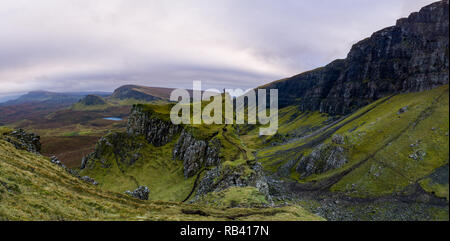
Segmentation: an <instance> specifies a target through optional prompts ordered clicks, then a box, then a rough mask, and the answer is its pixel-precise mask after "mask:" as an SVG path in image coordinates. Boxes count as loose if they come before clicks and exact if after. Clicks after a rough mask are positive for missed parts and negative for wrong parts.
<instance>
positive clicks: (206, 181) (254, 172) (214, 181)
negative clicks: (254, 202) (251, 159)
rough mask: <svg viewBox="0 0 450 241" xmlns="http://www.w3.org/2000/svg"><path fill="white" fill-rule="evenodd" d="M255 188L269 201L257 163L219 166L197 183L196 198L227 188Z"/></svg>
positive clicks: (266, 187) (260, 167) (260, 168)
mask: <svg viewBox="0 0 450 241" xmlns="http://www.w3.org/2000/svg"><path fill="white" fill-rule="evenodd" d="M234 186H237V187H246V186H252V187H256V188H257V189H258V191H259V192H261V193H262V194H264V195H265V196H266V198H267V199H268V200H269V201H271V197H270V195H269V185H268V182H267V179H266V176H265V175H264V173H263V171H262V166H261V164H259V163H257V162H256V163H252V164H249V165H247V164H243V165H236V166H228V165H220V166H217V167H215V168H213V169H211V170H210V171H208V172H207V173H206V174H205V175H204V177H203V178H202V180H201V181H200V183H199V186H198V190H197V196H196V198H194V201H195V200H196V199H197V198H199V196H201V195H204V194H206V193H209V192H218V191H222V190H225V189H227V188H229V187H234Z"/></svg>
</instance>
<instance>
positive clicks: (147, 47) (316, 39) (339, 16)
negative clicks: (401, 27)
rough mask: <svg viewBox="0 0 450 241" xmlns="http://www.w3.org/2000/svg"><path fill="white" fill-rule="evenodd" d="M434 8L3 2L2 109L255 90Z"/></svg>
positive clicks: (326, 2)
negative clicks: (53, 96)
mask: <svg viewBox="0 0 450 241" xmlns="http://www.w3.org/2000/svg"><path fill="white" fill-rule="evenodd" d="M432 2H434V1H433V0H431V1H430V0H378V1H374V0H339V1H335V0H282V1H273V0H214V1H211V0H183V1H180V0H133V1H130V0H95V1H92V0H39V1H35V0H1V1H0V16H2V20H1V21H0V99H2V98H3V99H4V98H7V97H11V96H14V95H18V94H22V93H25V92H28V91H32V90H48V91H55V92H73V91H113V90H114V89H115V88H117V87H119V86H121V85H124V84H139V85H145V86H156V87H172V88H188V89H190V88H192V81H193V80H201V81H202V84H203V86H202V87H203V88H204V89H206V88H218V89H222V88H243V89H246V88H254V87H257V86H259V85H262V84H265V83H268V82H271V81H274V80H277V79H281V78H285V77H289V76H292V75H295V74H298V73H301V72H304V71H307V70H310V69H314V68H317V67H320V66H323V65H326V64H327V63H329V62H331V61H333V60H334V59H338V58H345V57H346V55H347V53H348V51H349V50H350V48H351V46H352V45H353V44H355V43H356V42H358V41H359V40H362V39H364V38H366V37H369V36H370V35H371V34H372V33H373V32H375V31H378V30H380V29H382V28H385V27H388V26H392V25H395V22H396V20H397V19H398V18H401V17H407V16H408V15H409V14H410V13H411V12H414V11H418V10H419V9H420V8H421V7H423V6H425V5H428V4H429V3H432Z"/></svg>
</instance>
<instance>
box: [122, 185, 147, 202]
mask: <svg viewBox="0 0 450 241" xmlns="http://www.w3.org/2000/svg"><path fill="white" fill-rule="evenodd" d="M125 194H128V195H130V196H132V197H135V198H138V199H141V200H148V195H149V194H150V189H149V188H148V187H146V186H139V187H138V188H137V189H136V190H134V191H125Z"/></svg>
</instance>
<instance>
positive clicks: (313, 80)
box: [261, 0, 449, 115]
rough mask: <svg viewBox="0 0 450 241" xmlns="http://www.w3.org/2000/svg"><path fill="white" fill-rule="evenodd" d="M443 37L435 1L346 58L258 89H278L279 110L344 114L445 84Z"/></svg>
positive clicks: (444, 21)
mask: <svg viewBox="0 0 450 241" xmlns="http://www.w3.org/2000/svg"><path fill="white" fill-rule="evenodd" d="M448 34H449V4H448V0H445V1H439V2H436V3H433V4H431V5H429V6H426V7H424V8H422V9H421V10H420V12H417V13H412V14H411V15H410V16H409V17H408V18H403V19H400V20H398V21H397V24H396V25H395V26H392V27H388V28H385V29H383V30H381V31H378V32H376V33H374V34H373V35H372V36H371V37H370V38H367V39H365V40H362V41H360V42H359V43H357V44H355V45H354V46H353V47H352V49H351V50H350V52H349V54H348V56H347V58H346V59H343V60H336V61H334V62H332V63H330V64H329V65H327V66H325V67H323V68H319V69H316V70H312V71H309V72H306V73H303V74H300V75H297V76H293V77H291V78H287V79H283V80H280V81H276V82H274V83H271V84H269V85H266V86H263V87H261V88H266V89H278V90H279V105H280V107H284V106H288V105H291V104H298V105H299V107H300V109H301V110H302V111H306V110H311V111H320V112H324V113H329V114H331V115H342V114H348V113H351V112H353V111H354V110H356V109H357V108H359V107H362V106H364V105H367V104H368V103H370V102H372V101H374V100H376V99H379V98H381V97H384V96H388V95H391V94H394V93H399V92H409V91H423V90H426V89H431V88H433V87H436V86H439V85H443V84H448V75H449V72H448V70H449V46H448V45H449V38H448ZM298 99H301V101H300V103H298V102H297V100H298Z"/></svg>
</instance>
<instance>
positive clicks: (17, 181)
mask: <svg viewBox="0 0 450 241" xmlns="http://www.w3.org/2000/svg"><path fill="white" fill-rule="evenodd" d="M2 131H4V132H6V130H2ZM0 159H1V161H0V220H323V219H321V218H320V217H318V216H316V215H313V214H310V213H309V212H307V211H306V210H304V209H303V208H301V207H300V206H286V207H281V208H212V207H209V206H199V205H187V204H181V203H178V202H154V201H141V200H139V199H135V198H132V197H130V196H128V195H125V194H121V193H117V192H109V191H105V190H102V189H101V188H98V187H96V186H94V185H92V184H89V183H86V182H84V181H81V180H80V179H78V178H76V177H74V176H72V175H71V174H69V173H68V172H66V171H65V170H64V169H63V168H61V167H60V166H57V165H55V164H53V163H51V162H50V161H49V160H48V159H47V158H45V157H42V156H40V155H36V154H32V153H29V152H27V151H23V150H17V149H16V148H14V146H13V145H12V144H10V143H8V142H6V141H4V140H0Z"/></svg>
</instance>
